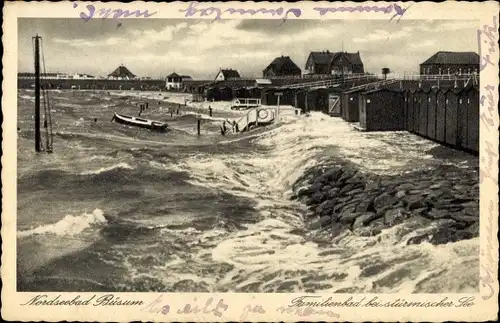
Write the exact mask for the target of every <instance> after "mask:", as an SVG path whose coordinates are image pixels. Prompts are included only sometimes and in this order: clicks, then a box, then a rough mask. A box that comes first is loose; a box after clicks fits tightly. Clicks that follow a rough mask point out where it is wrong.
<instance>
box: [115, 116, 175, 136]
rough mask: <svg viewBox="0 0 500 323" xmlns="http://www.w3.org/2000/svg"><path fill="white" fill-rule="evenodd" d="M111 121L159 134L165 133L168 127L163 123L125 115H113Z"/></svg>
mask: <svg viewBox="0 0 500 323" xmlns="http://www.w3.org/2000/svg"><path fill="white" fill-rule="evenodd" d="M112 121H114V122H117V123H121V124H125V125H129V126H133V127H138V128H144V129H149V130H153V131H159V132H165V131H166V130H167V127H168V125H167V124H166V123H165V122H161V121H154V120H149V119H142V118H137V117H131V116H127V115H121V114H118V113H115V115H114V116H113V120H112Z"/></svg>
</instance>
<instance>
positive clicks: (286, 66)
mask: <svg viewBox="0 0 500 323" xmlns="http://www.w3.org/2000/svg"><path fill="white" fill-rule="evenodd" d="M269 69H273V70H274V71H275V72H288V73H300V72H301V70H300V68H299V67H298V66H297V64H295V63H294V62H293V61H292V59H291V58H290V56H283V55H282V56H281V57H276V58H275V59H274V60H273V61H272V62H271V64H269V65H268V66H267V67H266V68H265V69H264V71H267V70H269Z"/></svg>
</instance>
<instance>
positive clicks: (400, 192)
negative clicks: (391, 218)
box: [395, 190, 406, 199]
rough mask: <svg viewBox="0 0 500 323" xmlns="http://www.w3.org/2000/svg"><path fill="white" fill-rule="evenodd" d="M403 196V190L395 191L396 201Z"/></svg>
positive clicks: (404, 193) (404, 194)
mask: <svg viewBox="0 0 500 323" xmlns="http://www.w3.org/2000/svg"><path fill="white" fill-rule="evenodd" d="M404 196H406V192H405V191H404V190H400V191H397V192H396V195H395V197H396V198H398V199H400V198H403V197H404Z"/></svg>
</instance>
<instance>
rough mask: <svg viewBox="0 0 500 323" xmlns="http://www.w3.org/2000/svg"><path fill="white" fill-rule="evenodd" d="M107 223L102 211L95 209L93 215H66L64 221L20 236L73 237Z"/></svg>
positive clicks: (21, 232)
mask: <svg viewBox="0 0 500 323" xmlns="http://www.w3.org/2000/svg"><path fill="white" fill-rule="evenodd" d="M100 223H106V218H105V217H104V215H103V212H102V210H100V209H95V210H94V211H93V212H92V213H90V214H89V213H84V214H82V215H78V216H73V215H66V216H65V217H64V218H63V219H62V220H60V221H58V222H56V223H53V224H47V225H41V226H39V227H37V228H35V229H31V230H26V231H20V232H18V236H20V237H26V236H31V235H36V234H53V235H57V236H68V235H69V236H73V235H77V234H79V233H82V232H83V231H84V230H85V229H88V228H89V227H90V226H92V225H94V224H100Z"/></svg>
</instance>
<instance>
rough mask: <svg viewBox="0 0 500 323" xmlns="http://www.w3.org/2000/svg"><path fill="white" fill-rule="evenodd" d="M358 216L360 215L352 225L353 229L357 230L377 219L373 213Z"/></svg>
mask: <svg viewBox="0 0 500 323" xmlns="http://www.w3.org/2000/svg"><path fill="white" fill-rule="evenodd" d="M358 214H361V215H360V216H358V217H356V220H354V223H353V225H352V228H353V229H357V228H360V227H363V226H366V225H368V224H369V223H370V222H371V221H373V220H375V219H377V217H378V215H377V214H376V213H374V212H367V213H358Z"/></svg>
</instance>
